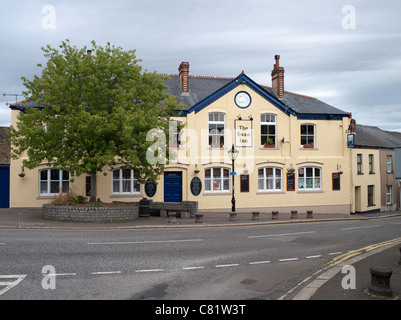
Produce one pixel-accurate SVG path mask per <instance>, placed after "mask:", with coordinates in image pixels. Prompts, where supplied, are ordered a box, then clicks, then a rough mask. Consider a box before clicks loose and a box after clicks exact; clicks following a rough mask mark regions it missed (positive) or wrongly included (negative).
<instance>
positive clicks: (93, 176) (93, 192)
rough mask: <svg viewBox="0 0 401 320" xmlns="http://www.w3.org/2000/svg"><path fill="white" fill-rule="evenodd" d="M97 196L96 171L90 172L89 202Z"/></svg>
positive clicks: (93, 200) (94, 200)
mask: <svg viewBox="0 0 401 320" xmlns="http://www.w3.org/2000/svg"><path fill="white" fill-rule="evenodd" d="M96 197H97V176H96V173H92V174H91V195H90V200H89V201H90V202H96Z"/></svg>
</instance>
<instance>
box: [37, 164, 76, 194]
mask: <svg viewBox="0 0 401 320" xmlns="http://www.w3.org/2000/svg"><path fill="white" fill-rule="evenodd" d="M69 191H70V172H69V171H68V170H60V169H45V170H40V171H39V193H40V195H45V196H46V195H48V196H51V195H58V194H60V193H68V192H69Z"/></svg>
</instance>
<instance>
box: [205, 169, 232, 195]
mask: <svg viewBox="0 0 401 320" xmlns="http://www.w3.org/2000/svg"><path fill="white" fill-rule="evenodd" d="M229 190H230V170H228V169H225V168H210V169H206V170H205V191H207V192H223V191H229Z"/></svg>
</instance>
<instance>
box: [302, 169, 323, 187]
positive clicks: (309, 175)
mask: <svg viewBox="0 0 401 320" xmlns="http://www.w3.org/2000/svg"><path fill="white" fill-rule="evenodd" d="M321 171H322V170H321V169H320V168H318V167H303V168H299V170H298V188H299V189H300V190H320V189H321V188H322V181H321V173H322V172H321Z"/></svg>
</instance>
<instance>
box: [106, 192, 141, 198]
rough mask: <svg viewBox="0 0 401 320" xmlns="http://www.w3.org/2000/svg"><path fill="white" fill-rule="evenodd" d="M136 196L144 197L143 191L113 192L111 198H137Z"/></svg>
mask: <svg viewBox="0 0 401 320" xmlns="http://www.w3.org/2000/svg"><path fill="white" fill-rule="evenodd" d="M135 197H143V194H142V193H121V194H119V193H112V194H111V195H110V198H135Z"/></svg>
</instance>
